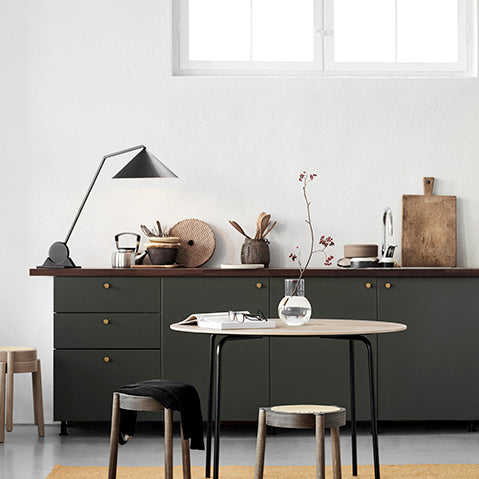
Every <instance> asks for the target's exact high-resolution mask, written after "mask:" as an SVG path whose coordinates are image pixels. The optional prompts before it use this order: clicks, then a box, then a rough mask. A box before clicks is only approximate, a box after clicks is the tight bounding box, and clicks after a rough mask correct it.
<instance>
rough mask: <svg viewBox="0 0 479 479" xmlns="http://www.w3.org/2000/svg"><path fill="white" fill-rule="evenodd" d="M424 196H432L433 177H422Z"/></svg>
mask: <svg viewBox="0 0 479 479" xmlns="http://www.w3.org/2000/svg"><path fill="white" fill-rule="evenodd" d="M423 181H424V194H425V195H432V189H433V188H434V177H432V176H427V177H424V180H423Z"/></svg>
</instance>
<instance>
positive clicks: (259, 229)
mask: <svg viewBox="0 0 479 479" xmlns="http://www.w3.org/2000/svg"><path fill="white" fill-rule="evenodd" d="M266 215H267V213H265V212H264V211H263V212H262V213H260V214H259V216H258V219H257V220H256V234H255V235H254V239H260V238H261V236H260V234H261V221H262V220H263V218H264V217H265V216H266Z"/></svg>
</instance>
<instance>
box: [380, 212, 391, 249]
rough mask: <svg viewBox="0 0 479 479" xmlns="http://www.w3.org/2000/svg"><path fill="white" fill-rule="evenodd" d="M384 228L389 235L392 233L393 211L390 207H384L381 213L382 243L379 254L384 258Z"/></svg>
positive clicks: (385, 243) (385, 245)
mask: <svg viewBox="0 0 479 479" xmlns="http://www.w3.org/2000/svg"><path fill="white" fill-rule="evenodd" d="M386 230H387V234H388V235H389V236H392V234H393V212H392V210H391V208H389V206H388V207H386V209H385V210H384V213H383V244H382V247H381V256H382V257H383V258H384V256H385V254H386V252H387V251H386V250H387V242H386Z"/></svg>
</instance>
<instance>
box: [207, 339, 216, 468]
mask: <svg viewBox="0 0 479 479" xmlns="http://www.w3.org/2000/svg"><path fill="white" fill-rule="evenodd" d="M215 341H216V334H212V335H211V336H210V364H209V366H210V375H209V387H208V418H207V421H206V466H205V477H211V432H212V423H213V389H214V387H213V386H214V382H213V380H214V377H215V357H214V356H215Z"/></svg>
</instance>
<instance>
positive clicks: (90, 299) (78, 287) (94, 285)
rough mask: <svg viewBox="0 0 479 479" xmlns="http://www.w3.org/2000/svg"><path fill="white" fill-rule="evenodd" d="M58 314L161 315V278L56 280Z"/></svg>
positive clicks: (55, 307)
mask: <svg viewBox="0 0 479 479" xmlns="http://www.w3.org/2000/svg"><path fill="white" fill-rule="evenodd" d="M54 287H55V301H54V309H55V311H56V312H69V313H70V312H71V313H76V312H83V313H101V312H104V311H108V312H110V313H130V312H145V313H149V312H159V311H160V291H161V280H160V279H159V278H117V277H113V278H108V277H98V278H69V277H67V278H55V283H54Z"/></svg>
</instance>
